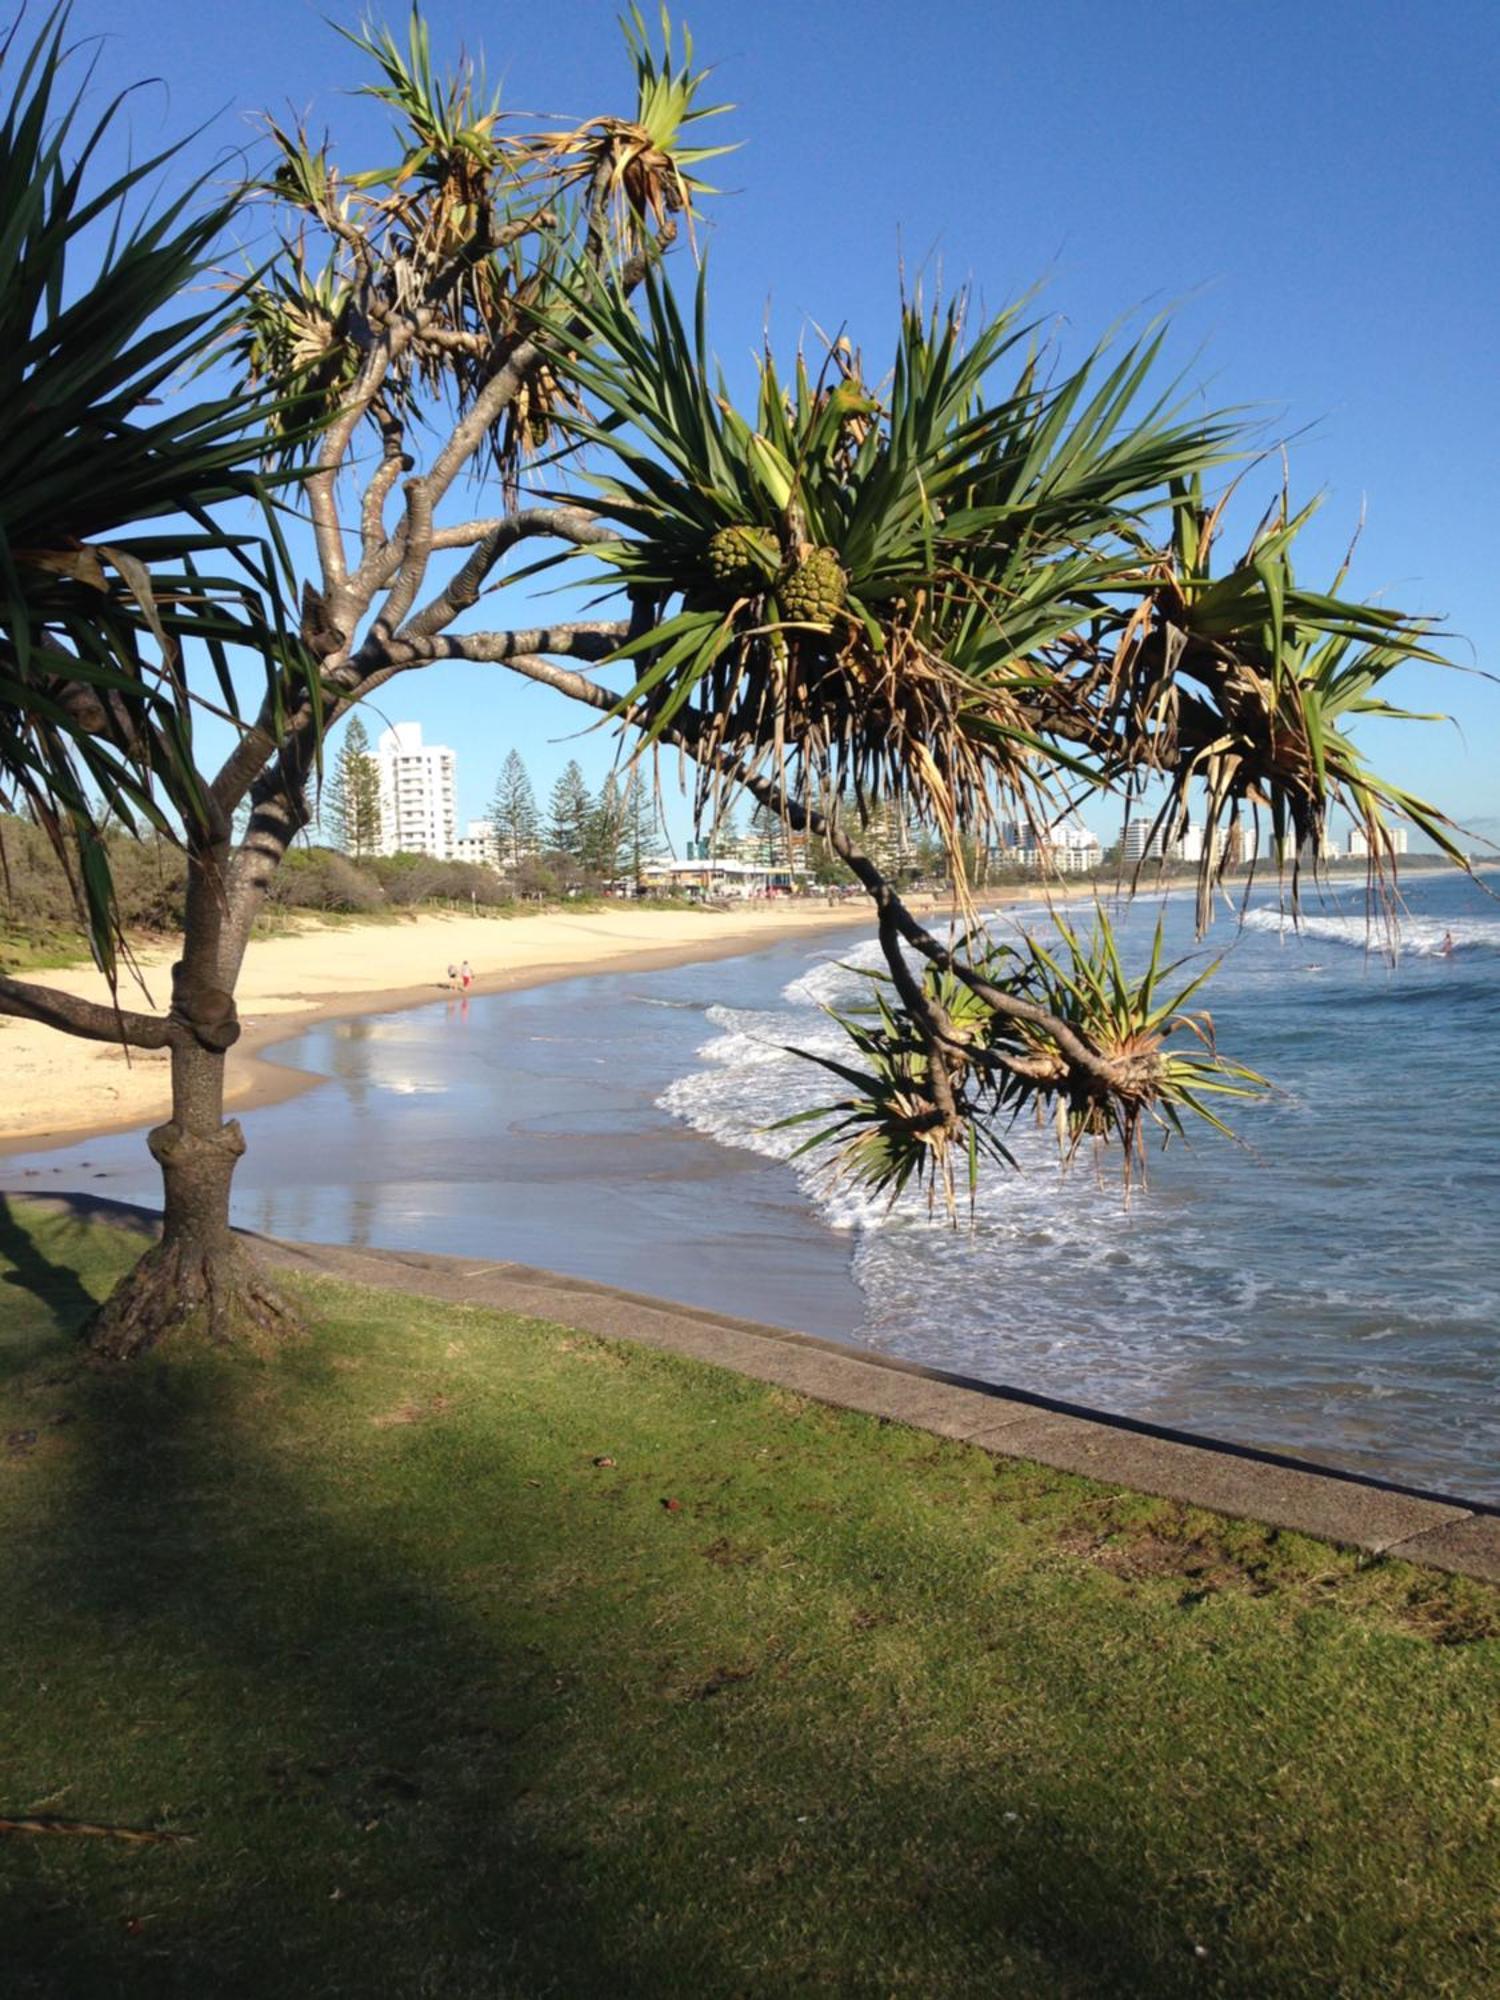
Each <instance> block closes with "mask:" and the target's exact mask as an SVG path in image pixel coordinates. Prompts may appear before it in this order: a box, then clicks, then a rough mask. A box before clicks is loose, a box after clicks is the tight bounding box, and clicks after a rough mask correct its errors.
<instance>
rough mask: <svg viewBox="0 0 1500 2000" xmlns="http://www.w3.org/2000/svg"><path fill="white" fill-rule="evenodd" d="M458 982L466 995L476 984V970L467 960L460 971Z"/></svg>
mask: <svg viewBox="0 0 1500 2000" xmlns="http://www.w3.org/2000/svg"><path fill="white" fill-rule="evenodd" d="M458 980H459V984H460V985H461V986H462V988H463V990H464V992H465V993H467V992H468V990H469V988H470V987H471V986H472V985H473V984H474V968H473V966H472V965H470V963H469V961H468V960H467V959H465V960H464V962H463V965H462V966H461V967H460V969H459V974H458Z"/></svg>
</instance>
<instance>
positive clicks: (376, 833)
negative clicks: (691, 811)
mask: <svg viewBox="0 0 1500 2000" xmlns="http://www.w3.org/2000/svg"><path fill="white" fill-rule="evenodd" d="M489 817H490V824H491V825H492V826H493V827H494V830H495V841H496V845H497V848H498V850H499V859H500V866H501V868H502V869H503V870H504V871H505V872H506V873H507V874H519V873H520V872H521V871H522V870H523V869H524V868H525V867H526V865H527V864H528V863H536V862H542V863H545V862H547V861H551V862H553V863H554V864H556V863H561V864H563V867H564V870H565V872H571V873H574V874H577V875H582V876H589V877H593V878H595V879H597V880H600V881H605V882H612V881H618V880H621V879H626V878H628V879H630V880H632V881H635V882H639V880H640V878H641V873H642V871H643V869H644V868H645V865H646V863H647V862H648V861H653V860H655V859H656V858H657V857H658V856H659V855H661V854H663V853H664V852H665V851H666V842H665V839H664V838H663V834H662V822H661V813H660V810H659V806H658V802H657V799H656V795H655V791H654V789H653V786H652V782H651V778H650V775H649V774H648V773H647V772H645V771H643V770H641V769H640V768H636V769H634V770H631V771H627V772H626V773H624V775H623V776H617V775H616V774H615V773H614V772H611V773H610V774H609V776H608V777H607V778H606V779H605V780H604V783H603V784H602V785H601V786H600V788H599V790H598V791H597V792H591V791H590V790H589V787H588V783H587V781H586V779H585V778H584V775H583V771H582V768H581V767H580V765H579V764H578V762H577V759H576V758H575V759H570V760H569V762H568V764H567V766H566V767H565V769H564V770H563V772H562V775H561V776H560V777H559V778H558V780H557V783H556V784H555V785H554V786H553V787H552V795H551V798H550V799H549V801H548V805H547V812H546V816H545V818H544V817H543V815H542V812H541V810H540V808H539V807H538V805H537V800H536V793H535V791H534V790H533V788H532V783H531V777H530V774H529V773H528V771H527V769H526V766H525V763H524V762H523V761H522V759H521V756H520V753H519V752H518V751H515V750H512V751H511V753H510V755H509V756H508V757H507V758H506V760H505V763H504V766H503V768H502V769H501V772H500V779H499V783H498V784H497V785H496V787H495V796H494V798H493V799H492V800H491V802H490V812H489ZM318 826H319V830H320V832H321V833H322V834H323V836H324V837H325V838H326V839H327V840H328V841H330V842H331V844H332V845H333V846H335V847H337V848H339V849H340V850H341V851H342V852H343V853H345V854H347V855H348V856H349V857H350V858H351V860H354V861H365V860H368V859H370V858H371V857H372V856H373V855H375V854H377V853H378V852H379V851H380V774H379V766H378V764H377V763H376V760H375V757H374V754H373V752H372V751H371V749H370V739H369V736H368V734H367V733H366V731H365V728H364V725H363V724H362V723H361V721H360V719H359V717H358V716H354V717H352V718H351V719H350V722H349V727H348V729H347V730H346V731H345V733H344V741H343V743H342V745H341V747H340V749H339V754H338V756H337V758H336V759H335V761H334V765H333V768H332V770H331V771H330V772H329V775H328V778H327V780H326V782H325V783H324V786H323V793H322V798H321V801H320V806H319V812H318Z"/></svg>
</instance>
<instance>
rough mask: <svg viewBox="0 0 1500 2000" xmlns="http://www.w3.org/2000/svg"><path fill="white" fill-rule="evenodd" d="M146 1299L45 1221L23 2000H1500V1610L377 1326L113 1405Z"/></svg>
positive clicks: (15, 1634) (13, 1352)
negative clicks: (129, 1333) (1346, 1997)
mask: <svg viewBox="0 0 1500 2000" xmlns="http://www.w3.org/2000/svg"><path fill="white" fill-rule="evenodd" d="M139 1246H140V1238H139V1236H137V1235H135V1234H134V1233H133V1232H131V1231H128V1230H121V1229H118V1228H114V1227H104V1226H100V1225H97V1224H96V1225H89V1224H86V1223H84V1222H83V1221H81V1220H78V1219H75V1218H74V1217H72V1216H70V1215H68V1214H66V1213H63V1212H59V1211H53V1212H48V1208H47V1207H45V1206H42V1205H31V1204H26V1203H12V1204H9V1205H7V1204H6V1203H4V1202H0V1281H3V1283H4V1288H5V1296H6V1299H7V1301H8V1303H7V1306H6V1311H5V1314H4V1316H3V1321H0V1517H3V1523H0V1532H3V1534H4V1538H5V1545H6V1548H7V1551H8V1555H7V1560H6V1562H5V1564H4V1565H3V1567H0V1629H3V1630H4V1632H5V1646H4V1651H3V1658H0V1738H3V1740H4V1742H5V1745H6V1755H5V1771H6V1777H5V1791H4V1797H3V1799H0V1815H4V1816H6V1818H7V1820H8V1821H9V1822H11V1823H12V1825H14V1824H15V1823H19V1827H20V1830H14V1831H7V1832H0V1847H3V1859H4V1864H5V1865H4V1869H3V1876H0V1884H3V1885H0V1930H3V1934H4V1938H5V1976H6V1991H7V1993H8V1994H11V1995H15V1996H17V2000H21V1996H27V1995H37V1996H41V1995H47V1996H53V1995H57V1994H62V1993H66V1994H67V1995H68V1996H69V2000H94V1996H96V1995H97V1996H100V1997H101V2000H102V1996H104V1995H106V1994H108V1995H111V1996H126V1995H142V1996H144V1995H150V1996H152V2000H158V1997H159V1996H163V1997H164V1996H169V1995H178V1994H181V1995H186V1994H189V1993H193V1994H196V1993H199V1992H202V1991H204V1990H205V1989H208V1990H212V1991H214V1992H216V1993H222V1994H226V1995H234V1996H239V1995H244V1996H251V1995H260V1994H264V1993H266V1992H267V1991H274V1990H288V1991H298V1992H319V1993H325V1992H326V1993H353V1992H360V1991H363V1992H374V1993H392V1992H400V1993H434V1994H436V1993H443V1994H446V1995H452V1996H455V2000H468V1996H473V2000H480V1996H484V2000H492V1996H494V1995H496V1994H507V1995H516V1996H520V1995H537V1994H543V1993H555V1994H578V1995H583V1994H593V1993H602V1992H606V1991H607V1992H610V1993H618V1994H621V1995H660V1994H665V1993H692V1994H694V1995H701V1996H703V2000H721V1996H722V2000H730V1996H740V1995H749V1994H767V1995H770V1994H778V1995H779V1994H786V1993H793V1992H800V1991H808V1992H813V1991H827V1992H834V1993H848V1994H861V1995H863V1994H883V1995H885V1994H908V1993H909V1994H912V1995H929V1994H942V1995H943V1996H945V2000H961V1996H969V1995H972V1996H975V2000H978V1996H981V1995H982V1996H984V2000H1003V1996H1012V1995H1013V1996H1015V2000H1038V1996H1041V1995H1054V1994H1055V1995H1063V1994H1080V1995H1081V1994H1089V1995H1097V1996H1106V1995H1119V1996H1132V2000H1138V1996H1141V1995H1145V1994H1150V1995H1153V1996H1155V1995H1162V1996H1172V1995H1179V1994H1180V1995H1188V1994H1194V1995H1219V1996H1230V1995H1234V1996H1243V2000H1265V1996H1268V1995H1283V1996H1291V1995H1313V1994H1332V1993H1341V1994H1350V1995H1353V1994H1360V1995H1365V1994H1392V1995H1395V1994H1406V1995H1417V1994H1422V1995H1428V1994H1445V1995H1448V1996H1451V2000H1481V1996H1486V1995H1489V1994H1492V1993H1493V1992H1494V1991H1495V1990H1496V1987H1497V1984H1500V1930H1497V1913H1496V1907H1495V1896H1494V1888H1495V1879H1496V1874H1495V1870H1496V1852H1495V1847H1496V1839H1497V1832H1500V1790H1497V1774H1500V1754H1497V1750H1500V1746H1497V1740H1496V1716H1497V1714H1500V1597H1497V1594H1496V1593H1495V1592H1494V1591H1493V1590H1489V1589H1486V1588H1485V1587H1483V1586H1480V1585H1477V1584H1471V1583H1466V1582H1464V1581H1462V1580H1459V1579H1453V1578H1446V1577H1440V1576H1435V1575H1433V1574H1432V1573H1430V1572H1423V1571H1420V1570H1417V1569H1413V1568H1410V1567H1407V1566H1406V1565H1403V1564H1400V1563H1395V1562H1389V1561H1385V1562H1373V1563H1372V1562H1371V1561H1370V1560H1369V1559H1368V1558H1363V1559H1361V1558H1356V1557H1355V1556H1354V1555H1353V1554H1351V1553H1349V1552H1347V1551H1341V1550H1338V1549H1335V1548H1331V1547H1328V1546H1326V1545H1323V1544H1319V1543H1316V1542H1311V1541H1307V1540H1303V1539H1301V1538H1299V1537H1297V1536H1295V1535H1289V1534H1278V1533H1276V1532H1275V1531H1273V1530H1269V1529H1266V1528H1262V1527H1258V1526H1255V1525H1253V1524H1250V1523H1246V1522H1240V1521H1233V1520H1226V1519H1220V1518H1216V1517H1213V1516H1210V1515H1207V1514H1201V1513H1197V1512H1194V1511H1192V1510H1190V1509H1184V1508H1181V1507H1178V1506H1175V1505H1172V1504H1168V1503H1165V1502H1159V1501H1153V1500H1149V1499H1143V1498H1141V1497H1140V1496H1139V1495H1131V1494H1128V1493H1124V1492H1121V1491H1119V1490H1118V1489H1114V1488H1110V1487H1107V1486H1100V1485H1094V1484H1090V1483H1088V1482H1086V1481H1084V1480H1080V1479H1075V1478H1071V1477H1068V1476H1066V1475H1064V1474H1060V1473H1056V1472H1051V1471H1047V1470H1045V1469H1043V1468H1040V1467H1036V1466H1028V1465H1025V1464H1021V1463H1016V1462H1008V1461H992V1460H991V1459H989V1458H987V1457H986V1456H985V1455H984V1454H983V1453H982V1452H980V1451H977V1450H974V1449H972V1448H969V1447H965V1446H960V1445H954V1444H949V1443H947V1442H945V1441H943V1440H941V1439H938V1438H934V1437H931V1436H927V1435H925V1434H922V1433H919V1432H916V1431H911V1430H907V1429H905V1428H903V1427H901V1426H899V1425H891V1424H881V1423H878V1422H876V1421H874V1420H872V1419H869V1418H865V1417H860V1416H856V1415H849V1414H844V1413H839V1412H835V1411H832V1410H829V1409H826V1408H823V1407H821V1406H819V1405H817V1404H812V1403H807V1402H804V1401H803V1400H802V1399H801V1398H799V1397H797V1396H794V1395H789V1394H787V1393H785V1392H784V1391H781V1390H776V1389H771V1388H768V1387H765V1386H763V1385H760V1384H757V1383H753V1382H749V1381H746V1380H744V1379H742V1378H739V1377H736V1376H733V1375H730V1374H726V1373H723V1372H721V1371H718V1370H715V1369H713V1368H709V1367H706V1366H702V1365H699V1364H697V1363H693V1362H689V1361H686V1360H682V1359H678V1358H676V1357H673V1356H670V1355H664V1354H660V1353H656V1352H653V1351H650V1350H647V1349H644V1348H640V1347H633V1346H631V1345H630V1344H628V1343H616V1342H606V1341H602V1340H599V1339H596V1338H593V1337H591V1336H589V1335H587V1334H582V1333H578V1332H576V1331H571V1330H569V1329H567V1328H565V1327H560V1326H554V1325H549V1324H545V1323H542V1322H539V1321H535V1320H521V1319H514V1318H508V1317H506V1316H504V1315H501V1314H497V1313H493V1312H487V1311H481V1310H477V1309H471V1308H462V1307H451V1306H441V1305H439V1304H437V1303H435V1302H433V1301H430V1300H425V1301H424V1300H418V1299H411V1298H403V1297H401V1296H399V1295H398V1294H397V1293H395V1292H388V1291H371V1290H362V1289H359V1288H356V1287H350V1286H345V1285H342V1284H333V1283H330V1282H327V1281H297V1282H295V1283H293V1284H291V1285H290V1287H289V1289H290V1292H291V1295H292V1296H293V1297H294V1299H295V1302H296V1305H297V1307H298V1309H299V1311H300V1312H301V1315H302V1318H303V1320H304V1323H305V1325H306V1328H307V1333H306V1337H305V1338H304V1339H303V1340H300V1341H298V1342H296V1343H295V1344H293V1345H292V1346H290V1347H289V1348H287V1349H284V1350H283V1352H282V1354H281V1356H280V1357H279V1359H278V1361H277V1363H276V1364H275V1365H274V1366H267V1365H264V1364H260V1363H257V1362H254V1361H252V1360H250V1359H247V1358H246V1357H244V1356H239V1357H230V1356H227V1355H222V1354H218V1353H214V1352H211V1351H207V1350H205V1349H203V1348H202V1347H193V1346H191V1345H179V1344H173V1345H170V1346H164V1347H162V1348H161V1349H160V1350H158V1352H157V1353H156V1354H154V1355H151V1356H147V1357H146V1358H145V1359H144V1360H142V1361H141V1362H140V1363H139V1364H138V1365H137V1366H136V1367H135V1368H134V1369H132V1370H130V1371H125V1372H123V1373H121V1372H119V1371H112V1372H110V1373H107V1374H102V1373H100V1372H99V1371H96V1370H92V1369H89V1368H87V1367H86V1366H81V1365H80V1362H79V1357H78V1353H77V1340H76V1335H77V1330H78V1328H79V1327H80V1325H81V1324H82V1322H83V1321H84V1319H85V1317H86V1316H87V1314H88V1313H89V1312H90V1311H91V1310H92V1309H93V1307H94V1305H95V1303H96V1302H97V1301H99V1300H101V1299H103V1298H104V1297H105V1296H107V1294H108V1293H109V1291H110V1289H111V1287H112V1286H113V1285H114V1284H115V1283H116V1282H117V1281H118V1279H119V1278H120V1277H121V1276H122V1275H123V1274H124V1273H125V1272H126V1271H127V1269H128V1268H129V1267H130V1265H131V1264H132V1262H133V1261H134V1259H135V1257H136V1255H137V1254H138V1250H139ZM69 1827H74V1828H77V1827H86V1828H90V1829H92V1831H90V1832H75V1833H72V1834H70V1833H69V1832H68V1831H67V1829H68V1828H69ZM132 1833H134V1834H136V1835H145V1836H147V1837H148V1838H146V1839H144V1840H142V1839H135V1840H132V1839H129V1838H127V1837H125V1836H126V1835H128V1834H132Z"/></svg>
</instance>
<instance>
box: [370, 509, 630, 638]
mask: <svg viewBox="0 0 1500 2000" xmlns="http://www.w3.org/2000/svg"><path fill="white" fill-rule="evenodd" d="M463 525H464V529H465V532H467V531H468V530H469V529H475V528H477V529H481V530H482V531H483V532H482V533H481V534H480V535H479V536H477V537H476V538H475V539H476V540H477V546H476V547H475V549H474V553H473V554H472V555H471V556H470V557H469V559H468V561H467V562H466V563H465V564H464V565H463V567H462V568H461V569H460V570H458V571H457V573H456V574H455V575H454V576H453V577H451V578H450V579H449V581H448V583H447V584H446V585H445V586H444V588H443V589H442V590H441V591H440V592H439V594H438V595H437V596H436V597H434V598H433V599H431V601H430V602H429V603H428V604H427V605H426V606H424V608H423V609H422V610H421V611H419V612H417V614H416V615H415V617H413V618H409V619H408V620H407V622H406V624H405V626H404V627H403V628H402V631H401V637H402V638H403V639H425V638H428V637H429V636H431V635H432V634H433V633H435V632H441V631H442V630H443V628H444V627H445V626H447V625H451V624H452V622H453V620H454V619H455V618H457V617H458V615H459V614H460V612H463V611H467V610H468V609H469V607H470V606H471V605H472V604H475V603H477V602H478V599H479V593H480V591H481V589H482V588H483V586H484V581H485V578H486V577H487V576H488V575H489V573H490V571H491V570H492V569H493V568H494V566H495V564H496V563H497V562H498V561H499V560H500V558H501V557H502V556H503V555H504V554H505V553H506V551H507V550H508V549H513V548H514V547H515V545H516V543H517V542H519V541H522V540H524V539H525V538H526V537H528V536H532V535H549V536H555V537H556V538H557V539H558V540H559V541H567V542H573V543H574V544H576V545H577V546H579V547H583V546H585V545H587V544H589V543H597V542H611V541H615V540H616V539H617V536H616V534H615V531H614V530H613V529H612V528H609V527H606V526H605V524H604V523H603V522H602V521H599V520H596V519H595V518H594V516H593V515H592V514H590V513H589V512H588V511H587V510H586V509H585V508H582V507H528V508H525V509H523V510H522V511H521V512H520V513H518V514H507V515H505V516H503V517H502V518H501V519H500V520H498V521H494V522H482V521H469V522H465V523H464V524H463ZM441 532H442V531H441V530H440V531H439V533H441ZM430 546H431V547H432V548H436V547H437V546H438V534H434V535H433V536H432V538H431V542H430ZM527 650H528V651H530V650H531V649H530V648H527Z"/></svg>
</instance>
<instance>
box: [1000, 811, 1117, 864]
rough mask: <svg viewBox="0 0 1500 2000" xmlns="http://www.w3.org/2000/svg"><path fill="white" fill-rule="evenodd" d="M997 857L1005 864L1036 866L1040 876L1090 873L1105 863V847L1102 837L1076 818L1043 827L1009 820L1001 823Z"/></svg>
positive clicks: (1022, 821)
mask: <svg viewBox="0 0 1500 2000" xmlns="http://www.w3.org/2000/svg"><path fill="white" fill-rule="evenodd" d="M995 859H996V860H997V861H999V862H1000V863H1001V864H1002V865H1003V866H1004V867H1007V868H1028V869H1033V870H1034V871H1035V872H1036V873H1037V874H1038V875H1087V874H1088V873H1089V871H1090V870H1091V869H1094V868H1098V867H1101V866H1102V865H1103V862H1104V849H1103V848H1102V847H1101V846H1100V844H1099V836H1098V835H1097V834H1095V833H1090V831H1089V829H1088V828H1087V827H1086V826H1081V825H1080V824H1079V822H1078V821H1077V820H1074V819H1067V820H1060V821H1059V822H1058V824H1057V825H1056V826H1048V827H1042V828H1040V829H1034V828H1032V827H1030V826H1028V825H1027V824H1026V823H1025V821H1024V820H1015V819H1008V820H1002V821H1001V823H1000V843H999V849H998V852H997V854H996V856H995Z"/></svg>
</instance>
